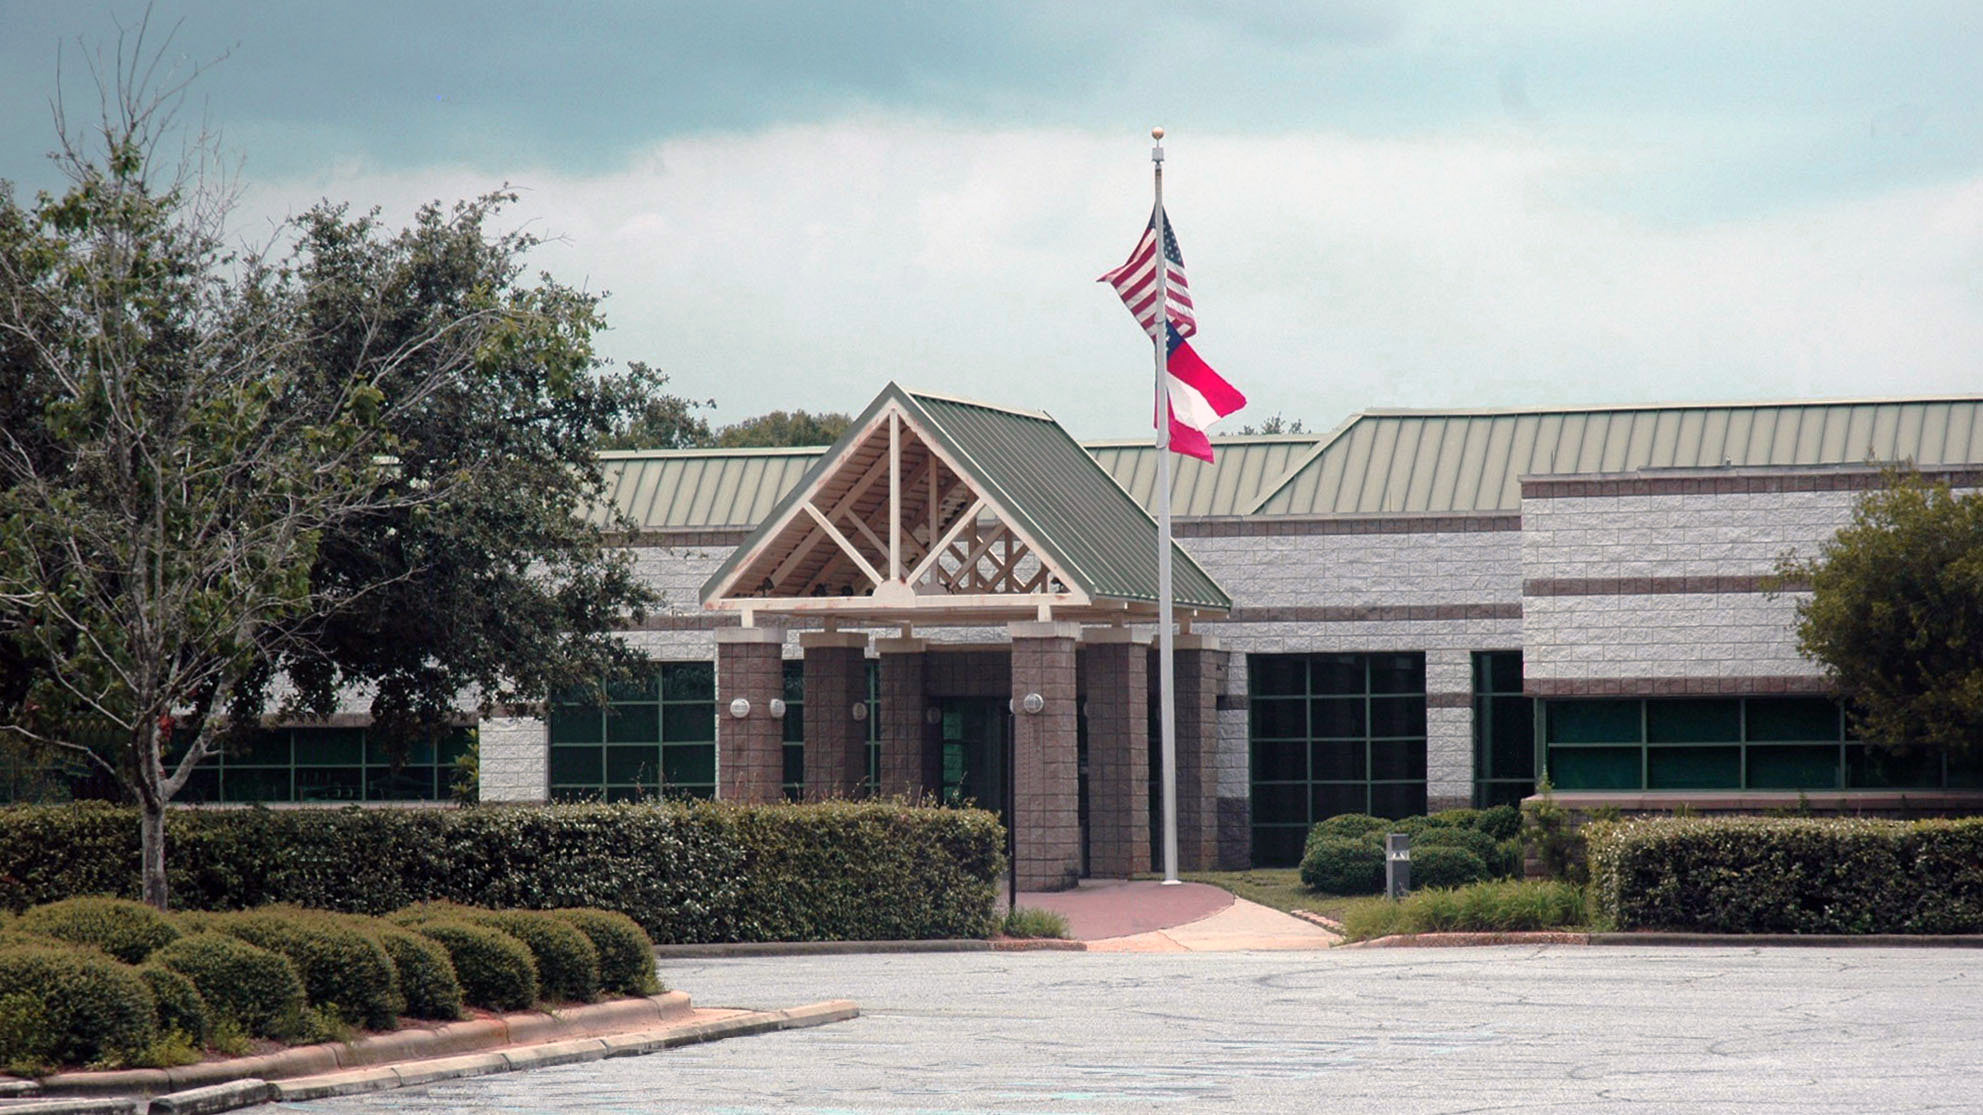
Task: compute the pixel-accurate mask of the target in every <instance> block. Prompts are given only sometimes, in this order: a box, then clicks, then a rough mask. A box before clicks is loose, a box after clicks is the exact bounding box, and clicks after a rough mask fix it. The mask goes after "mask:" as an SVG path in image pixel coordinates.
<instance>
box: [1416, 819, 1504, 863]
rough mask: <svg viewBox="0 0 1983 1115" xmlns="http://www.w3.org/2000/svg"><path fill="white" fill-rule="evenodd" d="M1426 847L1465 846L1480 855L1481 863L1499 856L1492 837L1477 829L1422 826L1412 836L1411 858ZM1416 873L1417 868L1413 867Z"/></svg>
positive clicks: (1494, 859) (1492, 861)
mask: <svg viewBox="0 0 1983 1115" xmlns="http://www.w3.org/2000/svg"><path fill="white" fill-rule="evenodd" d="M1426 848H1465V849H1466V850H1467V851H1469V852H1472V853H1473V854H1474V855H1477V856H1479V857H1480V861H1481V863H1482V864H1483V865H1486V864H1492V863H1494V862H1495V861H1496V860H1497V859H1499V858H1500V857H1499V856H1498V855H1497V854H1496V853H1495V849H1494V838H1493V837H1491V836H1489V835H1487V834H1486V833H1484V832H1482V831H1480V830H1479V829H1456V828H1445V827H1443V826H1433V827H1429V828H1423V829H1420V830H1419V831H1418V834H1417V835H1416V836H1413V837H1412V858H1413V859H1417V858H1418V853H1419V852H1420V851H1422V850H1424V849H1426ZM1413 873H1414V874H1416V873H1417V868H1416V867H1414V868H1413Z"/></svg>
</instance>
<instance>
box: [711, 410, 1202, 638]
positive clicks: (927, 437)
mask: <svg viewBox="0 0 1983 1115" xmlns="http://www.w3.org/2000/svg"><path fill="white" fill-rule="evenodd" d="M1156 551H1157V525H1156V523H1155V522H1154V521H1152V520H1151V518H1150V516H1149V515H1148V513H1146V512H1145V511H1144V510H1143V508H1142V507H1141V506H1140V505H1139V504H1137V502H1136V501H1135V500H1134V499H1132V498H1131V497H1130V496H1129V494H1128V493H1127V492H1125V491H1123V489H1122V487H1121V486H1120V485H1119V484H1117V483H1116V481H1115V479H1114V478H1113V477H1112V476H1110V475H1109V473H1107V472H1106V471H1104V470H1103V469H1102V467H1101V466H1100V465H1098V464H1097V463H1096V462H1095V460H1094V458H1092V457H1090V456H1089V455H1088V453H1087V451H1086V450H1083V449H1082V448H1081V446H1080V445H1079V444H1077V443H1076V442H1075V441H1074V439H1073V438H1071V437H1069V436H1068V434H1067V431H1065V430H1063V429H1062V428H1061V427H1060V424H1059V423H1057V422H1055V421H1054V420H1053V419H1052V418H1050V417H1048V416H1047V415H1045V414H1041V413H1038V412H1030V411H1019V410H1008V409H1004V408H1000V407H994V406H989V405H986V404H983V403H974V402H969V401H966V400H962V399H952V398H947V397H944V396H940V395H927V394H917V393H911V392H909V391H906V390H904V389H902V388H901V387H899V386H897V385H895V384H893V383H891V384H889V385H888V387H887V388H885V389H884V390H883V391H882V393H881V394H880V395H878V396H876V398H875V400H874V402H872V403H870V404H868V408H867V410H866V411H864V412H863V413H862V414H861V416H860V417H859V418H858V419H856V420H855V422H854V423H853V425H852V426H851V427H849V429H848V432H847V433H846V434H845V435H844V436H843V437H842V438H841V439H840V441H839V442H838V443H837V444H835V445H834V446H833V448H832V449H830V450H828V451H827V453H826V455H825V456H823V457H821V458H820V460H819V461H818V462H817V463H815V464H814V465H813V467H812V468H811V469H810V470H809V471H808V472H807V473H806V476H805V478H804V479H803V480H801V481H800V482H799V484H798V485H797V487H795V488H793V489H792V491H791V492H789V493H788V494H787V495H786V496H785V498H784V499H783V500H781V501H780V502H779V504H778V506H777V507H776V508H774V509H773V510H772V512H771V514H770V516H768V517H767V518H766V519H765V520H764V522H763V523H761V524H759V526H758V528H757V530H756V531H754V532H753V533H752V534H751V536H750V537H749V538H747V539H746V540H745V541H744V542H743V544H742V545H740V546H738V547H737V549H736V551H735V552H734V553H732V554H731V556H730V558H729V560H728V561H725V562H724V563H723V565H722V566H721V567H720V568H718V569H717V571H716V572H715V574H714V575H712V576H711V577H710V579H709V580H708V581H707V582H706V583H705V584H704V585H703V587H702V602H703V606H704V607H705V608H710V609H715V610H723V611H737V612H742V613H744V615H745V622H746V624H749V623H750V622H751V616H752V615H753V614H755V613H765V614H778V615H810V616H816V617H820V618H843V619H848V620H868V621H882V622H910V623H931V624H980V623H983V624H989V623H999V622H1007V621H1012V620H1031V619H1062V620H1080V621H1087V622H1107V621H1110V620H1150V619H1154V618H1155V617H1156V615H1157V552H1156ZM1172 563H1173V581H1174V593H1173V595H1174V599H1175V606H1176V608H1177V610H1178V612H1180V613H1182V614H1184V615H1205V614H1211V615H1223V614H1224V613H1225V612H1226V611H1228V610H1229V609H1230V608H1231V606H1232V601H1231V598H1230V597H1228V596H1227V595H1226V593H1225V591H1224V590H1223V589H1221V588H1220V587H1219V586H1218V584H1217V583H1216V582H1214V581H1213V580H1212V578H1211V577H1210V576H1209V575H1207V574H1206V573H1205V571H1204V570H1203V569H1201V568H1199V566H1198V564H1197V563H1196V562H1194V561H1193V560H1192V559H1191V557H1190V556H1189V555H1187V554H1186V553H1184V551H1183V550H1181V549H1177V548H1176V547H1175V546H1173V548H1172Z"/></svg>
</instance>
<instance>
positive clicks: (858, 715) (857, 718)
mask: <svg viewBox="0 0 1983 1115" xmlns="http://www.w3.org/2000/svg"><path fill="white" fill-rule="evenodd" d="M847 713H848V715H850V716H852V717H853V718H854V722H855V723H857V724H858V723H860V722H861V721H863V720H866V719H867V718H868V703H867V702H866V701H855V702H854V707H853V708H850V709H848V710H847Z"/></svg>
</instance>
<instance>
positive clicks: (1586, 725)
mask: <svg viewBox="0 0 1983 1115" xmlns="http://www.w3.org/2000/svg"><path fill="white" fill-rule="evenodd" d="M1641 704H1642V702H1639V701H1551V702H1549V742H1551V743H1638V742H1640V739H1639V709H1640V705H1641ZM1559 785H1560V783H1559Z"/></svg>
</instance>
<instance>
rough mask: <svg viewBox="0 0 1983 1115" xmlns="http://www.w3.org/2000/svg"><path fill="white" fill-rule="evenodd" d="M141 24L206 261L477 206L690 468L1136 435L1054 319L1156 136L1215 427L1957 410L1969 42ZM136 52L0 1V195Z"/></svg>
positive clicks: (1045, 17) (1836, 17)
mask: <svg viewBox="0 0 1983 1115" xmlns="http://www.w3.org/2000/svg"><path fill="white" fill-rule="evenodd" d="M149 10H150V25H149V39H148V42H149V43H151V44H153V45H162V46H163V52H162V53H161V54H160V56H159V58H160V62H161V70H160V72H161V74H163V75H168V80H176V77H174V76H171V75H177V76H192V77H193V80H192V82H191V84H190V85H189V86H187V101H186V104H185V107H184V110H183V112H182V114H181V119H182V120H185V121H188V122H190V123H192V124H202V123H203V124H204V126H205V127H207V128H208V129H210V130H212V131H214V132H216V133H217V134H218V135H219V136H220V137H221V142H222V144H223V146H224V149H225V150H226V152H227V153H228V155H229V156H230V157H233V158H235V159H238V160H239V166H240V170H239V179H238V183H239V186H240V190H241V193H240V197H239V200H238V202H237V205H236V209H235V211H234V222H235V226H236V228H237V230H238V231H239V234H240V235H241V236H242V237H243V238H244V239H247V240H255V239H258V238H266V235H267V231H268V229H269V227H270V225H271V223H272V222H276V221H280V220H281V219H282V218H283V217H285V216H287V215H289V214H294V213H297V212H300V211H301V210H303V209H305V208H307V207H309V206H310V205H312V204H313V203H315V202H317V201H319V200H322V199H330V200H333V201H337V202H345V203H349V204H350V205H352V206H353V207H354V208H358V209H365V208H370V207H373V206H378V207H381V208H382V209H383V211H384V214H385V215H386V217H387V218H388V219H393V220H399V221H404V220H405V219H406V218H407V217H408V216H409V215H410V214H411V213H412V211H413V209H414V208H415V207H416V206H417V205H418V204H419V203H421V202H423V201H427V200H432V199H445V200H453V199H457V198H463V197H469V196H474V195H478V194H481V193H483V192H486V191H488V190H492V189H495V188H498V187H501V186H504V185H508V186H509V187H511V188H513V189H515V190H517V191H518V192H519V193H520V195H521V197H520V200H519V201H518V203H517V204H515V205H514V206H513V207H511V208H510V209H509V210H508V211H507V213H506V220H507V221H509V222H510V223H511V224H512V225H513V226H514V227H518V228H524V229H528V230H529V231H530V232H532V233H533V234H535V235H537V236H540V237H542V238H544V240H545V243H544V244H543V245H542V246H541V247H540V248H539V249H538V250H537V251H536V253H535V254H534V257H533V259H532V263H533V265H534V266H535V267H536V268H540V269H542V270H545V271H548V272H549V273H551V274H552V275H554V276H556V277H557V278H558V279H559V280H561V281H563V282H566V283H570V284H572V285H576V286H581V287H583V288H585V289H587V290H591V291H594V292H601V293H605V294H607V295H608V297H607V299H606V301H605V304H604V309H605V314H606V317H607V319H608V322H609V325H610V328H609V330H608V331H607V332H606V333H604V334H602V335H601V337H600V338H599V348H600V351H601V352H602V354H604V355H605V356H607V357H609V358H611V359H613V360H615V361H620V362H624V361H628V360H643V361H646V362H647V363H649V364H651V365H654V366H656V367H659V368H661V369H663V370H665V371H666V372H667V373H668V374H669V375H670V377H671V383H670V389H671V390H673V391H676V392H678V393H680V394H682V395H685V396H688V397H690V398H695V399H713V400H714V401H715V404H716V408H715V410H714V411H713V412H711V414H710V417H711V418H712V419H713V420H714V421H716V422H719V423H721V422H730V421H735V420H737V419H739V418H743V417H747V416H749V415H752V414H757V413H761V412H763V411H766V410H771V409H775V408H783V409H791V408H806V409H811V410H843V411H854V410H858V409H859V408H860V407H862V406H863V405H865V404H866V403H867V402H868V400H869V399H871V398H872V397H873V396H874V394H875V393H876V392H878V391H879V390H880V388H881V387H882V386H883V385H884V384H885V383H886V382H888V381H889V380H891V379H892V380H896V381H899V382H901V383H902V384H903V385H905V386H908V387H911V388H916V389H923V390H934V391H944V392H948V393H952V394H958V395H964V396H968V397H973V398H979V399H984V400H986V401H989V402H996V403H1001V404H1006V405H1012V406H1020V407H1028V408H1034V409H1041V410H1046V411H1048V412H1050V413H1052V414H1053V415H1054V416H1056V417H1057V418H1059V419H1060V420H1061V421H1062V422H1063V423H1064V424H1065V425H1066V426H1068V428H1069V429H1070V430H1072V431H1073V432H1074V433H1075V434H1076V435H1077V436H1079V437H1083V438H1106V437H1122V438H1129V437H1142V436H1145V435H1146V434H1147V432H1148V428H1149V419H1148V415H1149V413H1150V404H1149V402H1148V400H1149V397H1150V389H1151V354H1150V351H1149V347H1148V343H1147V341H1146V340H1145V339H1144V338H1143V334H1142V333H1141V332H1140V331H1139V330H1138V328H1137V326H1136V325H1135V323H1134V321H1133V320H1132V319H1131V318H1130V316H1129V314H1128V313H1127V312H1126V311H1125V310H1124V309H1123V307H1122V305H1121V303H1120V302H1118V301H1117V300H1116V299H1115V296H1114V295H1113V293H1112V292H1111V291H1110V290H1109V289H1108V288H1107V287H1106V286H1104V285H1101V284H1098V283H1096V282H1095V279H1096V277H1097V276H1099V275H1100V274H1101V273H1102V272H1104V271H1106V270H1108V269H1110V268H1112V267H1114V266H1115V265H1116V264H1118V263H1120V262H1121V261H1122V259H1123V257H1124V256H1126V255H1127V254H1128V252H1129V249H1130V248H1131V246H1132V245H1133V243H1134V241H1135V239H1136V238H1137V236H1138V235H1139V234H1140V232H1141V230H1142V227H1143V225H1144V223H1145V221H1146V220H1147V218H1148V215H1149V209H1150V205H1151V174H1150V170H1151V166H1150V147H1151V142H1150V139H1149V129H1150V127H1151V126H1152V125H1157V124H1161V125H1162V126H1164V127H1165V129H1166V130H1167V132H1168V137H1167V138H1166V140H1165V151H1166V159H1165V164H1164V165H1165V175H1164V177H1165V187H1164V188H1165V202H1166V208H1167V211H1168V212H1169V214H1170V217H1171V221H1172V224H1173V226H1174V228H1175V229H1176V231H1177V235H1178V239H1179V242H1180V244H1181V245H1182V249H1183V253H1184V258H1185V260H1186V262H1187V264H1188V269H1189V273H1190V278H1191V288H1192V293H1193V296H1194V300H1195V302H1196V305H1197V311H1198V317H1199V333H1198V336H1197V337H1196V338H1194V340H1193V344H1194V346H1195V347H1196V348H1197V349H1198V351H1199V354H1200V355H1201V356H1203V357H1204V358H1205V359H1206V360H1207V361H1208V362H1210V363H1211V364H1212V365H1213V366H1214V367H1215V368H1217V369H1219V370H1220V372H1222V373H1223V374H1224V375H1225V377H1226V378H1227V379H1228V380H1230V381H1231V382H1232V383H1233V384H1234V385H1235V386H1237V387H1238V388H1239V389H1240V390H1242V391H1243V392H1245V393H1246V394H1247V395H1248V396H1249V398H1250V400H1251V402H1250V405H1249V406H1248V407H1247V408H1246V409H1245V410H1244V411H1242V412H1241V413H1240V414H1238V415H1236V416H1234V417H1233V418H1232V419H1228V420H1227V422H1226V423H1225V425H1224V427H1223V428H1225V429H1228V430H1231V429H1234V428H1236V427H1237V426H1239V425H1242V424H1244V423H1246V422H1258V421H1261V420H1264V419H1266V418H1268V417H1269V416H1273V415H1280V416H1283V417H1284V418H1286V419H1290V420H1300V421H1302V422H1303V423H1304V424H1305V425H1306V427H1307V428H1309V429H1311V430H1326V429H1329V428H1331V427H1333V426H1334V425H1336V424H1337V423H1338V422H1340V421H1342V420H1344V419H1346V418H1347V417H1349V416H1350V415H1352V414H1354V413H1356V412H1358V411H1361V410H1365V409H1370V408H1382V407H1412V408H1461V407H1468V408H1471V407H1534V406H1587V405H1601V404H1617V403H1641V402H1714V401H1732V400H1777V399H1784V400H1788V399H1799V398H1850V397H1865V396H1894V395H1949V394H1967V393H1976V392H1978V391H1979V389H1983V379H1980V378H1979V372H1983V360H1979V357H1983V65H1978V64H1977V59H1978V58H1979V57H1983V5H1979V4H1976V3H1975V2H1974V0H1958V2H1943V0H1910V2H1909V3H1906V4H1890V3H1874V2H1866V3H1852V4H1843V3H1829V2H1826V0H1794V2H1780V0H1745V2H1743V3H1739V4H1732V3H1728V2H1726V0H1714V2H1698V0H1668V2H1665V3H1659V4H1591V3H1588V2H1564V3H1544V2H1539V0H1508V2H1492V0H1456V2H1451V3H1446V2H1434V0H1343V2H1339V3H1327V2H1319V0H1308V2H1283V0H1222V2H1219V3H1188V2H1171V3H1164V4H1147V3H1145V4H1131V3H1125V2H1116V0H1058V2H1053V0H1039V2H1034V0H976V2H974V3H969V4H960V3H956V2H954V0H934V2H929V3H907V2H900V0H898V2H883V0H841V2H833V3H827V2H813V3H802V2H790V3H771V2H766V0H729V2H726V3H720V4H719V3H675V2H669V0H645V2H634V0H627V2H622V0H597V2H592V3H575V4H574V3H549V2H541V0H539V2H532V0H480V2H477V3H474V4H463V3H443V2H408V0H395V2H378V0H346V2H343V3H338V4H300V3H290V2H280V0H155V2H154V3H153V4H151V5H150V9H149ZM146 11H147V8H146V6H144V5H142V4H137V3H129V2H123V0H0V104H4V105H6V106H7V108H6V109H5V110H4V112H0V179H7V180H10V181H12V182H13V183H14V184H15V187H16V189H17V191H32V190H34V189H40V188H49V187H53V186H57V185H59V184H60V179H59V177H58V176H56V174H55V173H54V170H53V168H52V166H51V164H49V163H48V161H47V160H46V158H45V154H46V152H48V151H49V150H50V149H51V148H52V147H53V145H54V135H55V134H54V129H53V125H52V123H51V114H50V111H49V106H50V103H51V100H52V99H53V98H55V97H56V96H57V94H58V92H59V94H60V97H61V101H62V103H63V105H64V106H65V107H66V108H67V110H68V112H69V114H70V116H71V118H72V119H76V118H84V119H86V118H87V116H88V114H89V113H90V112H91V111H93V110H94V107H95V105H96V100H97V94H96V86H95V85H94V84H93V82H92V80H91V76H90V68H89V63H90V62H91V61H92V60H93V59H95V58H97V57H99V56H105V57H108V56H112V55H114V53H115V51H116V45H117V42H118V37H119V35H120V29H121V33H122V34H123V35H124V36H125V41H126V42H127V43H129V41H130V40H131V38H132V36H133V34H134V32H135V30H136V29H137V28H138V26H139V25H140V23H141V21H142V20H143V19H144V18H145V14H146ZM58 60H59V62H60V67H59V70H58ZM195 70H197V71H198V72H197V75H196V76H195V75H194V71H195ZM58 73H59V78H58Z"/></svg>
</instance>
